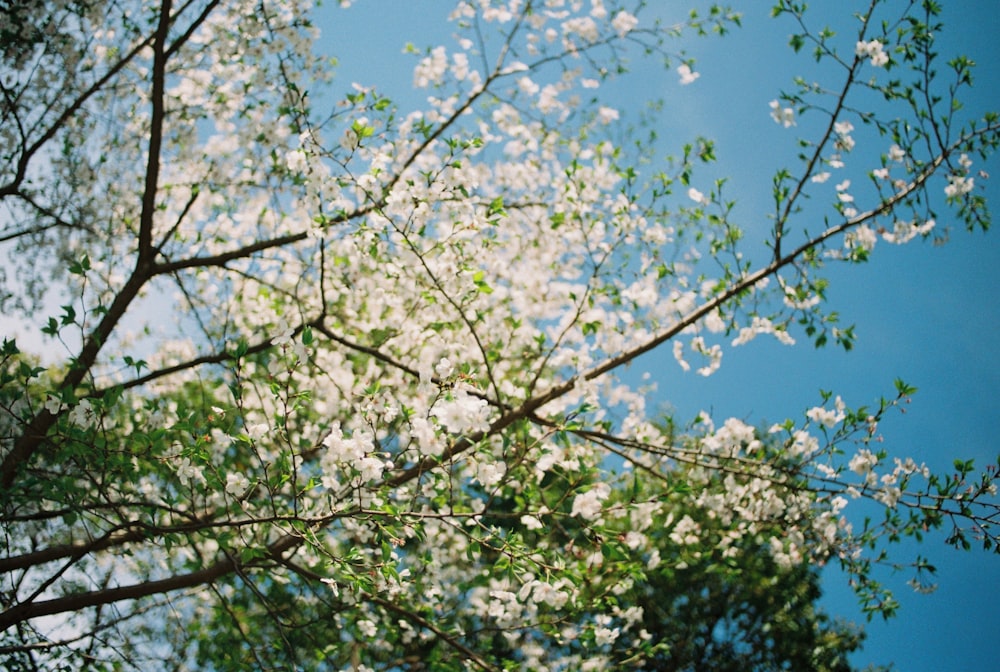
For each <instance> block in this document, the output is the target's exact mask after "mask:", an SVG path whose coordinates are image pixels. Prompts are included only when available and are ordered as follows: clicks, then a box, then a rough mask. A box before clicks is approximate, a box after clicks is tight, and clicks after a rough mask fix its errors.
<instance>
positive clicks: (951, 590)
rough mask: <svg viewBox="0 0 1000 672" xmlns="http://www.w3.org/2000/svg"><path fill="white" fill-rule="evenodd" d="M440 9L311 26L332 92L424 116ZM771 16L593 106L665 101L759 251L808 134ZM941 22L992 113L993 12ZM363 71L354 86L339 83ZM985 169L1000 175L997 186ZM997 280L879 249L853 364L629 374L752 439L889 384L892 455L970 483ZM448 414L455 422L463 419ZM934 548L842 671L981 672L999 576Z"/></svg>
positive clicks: (622, 114)
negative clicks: (926, 582) (899, 399)
mask: <svg viewBox="0 0 1000 672" xmlns="http://www.w3.org/2000/svg"><path fill="white" fill-rule="evenodd" d="M450 5H451V3H448V2H440V3H433V4H427V5H424V4H422V5H421V9H420V10H419V11H415V10H414V3H411V2H409V1H408V0H379V1H378V2H356V3H354V6H353V7H351V8H349V9H347V10H339V9H337V8H335V7H331V6H330V5H327V6H326V7H325V8H324V9H323V11H322V12H321V14H320V15H319V20H318V27H319V28H320V30H321V31H322V34H323V35H324V38H323V46H324V48H328V49H329V51H331V52H333V53H334V54H337V53H345V52H346V51H347V50H355V49H356V50H363V51H364V53H365V54H366V58H365V59H347V58H345V59H344V62H345V66H344V67H343V68H342V69H339V70H338V71H337V79H336V87H335V88H337V89H338V90H340V89H346V88H347V87H349V86H350V85H351V84H352V83H357V84H360V85H362V86H371V85H376V86H378V88H379V89H380V91H381V92H382V93H383V94H385V95H388V96H389V97H390V98H391V99H393V100H394V101H395V102H396V103H398V104H399V105H400V107H401V108H403V109H405V108H407V107H408V106H409V105H410V104H411V103H412V104H415V105H419V104H421V103H422V102H423V101H422V99H423V96H425V95H427V94H426V92H420V93H418V92H415V91H414V90H413V88H412V84H413V83H414V81H413V70H412V68H413V65H414V63H415V59H414V56H413V55H412V54H410V55H408V54H404V53H403V52H404V51H406V50H405V49H404V45H407V44H408V43H412V44H413V46H414V47H415V48H416V49H417V50H418V51H421V52H422V51H423V49H424V48H425V47H430V46H433V45H436V44H443V43H447V42H449V40H450V29H449V26H448V24H447V23H446V21H445V18H446V16H447V12H448V8H449V7H450ZM817 5H818V6H817V7H816V8H815V13H814V14H813V15H812V20H813V21H814V22H815V25H817V26H819V25H822V24H824V23H826V22H829V23H831V24H832V25H834V26H835V27H836V28H837V29H838V30H844V29H849V27H850V10H849V8H847V7H846V4H844V3H824V4H820V3H817ZM685 9H686V7H684V6H682V3H664V4H663V5H662V6H659V7H657V8H656V11H660V12H661V13H662V14H663V16H664V17H665V18H667V19H668V20H669V19H670V13H671V12H683V11H684V10H685ZM768 9H769V6H768V3H754V4H750V3H748V4H747V5H746V7H745V9H744V11H745V16H744V26H745V27H744V29H743V30H741V31H737V32H735V33H734V34H732V35H730V36H728V37H726V38H725V39H724V40H723V41H719V40H717V39H705V40H698V41H690V42H685V43H684V45H683V46H684V47H685V48H686V49H688V52H689V54H690V55H691V56H693V57H694V58H695V60H694V62H693V63H691V64H687V63H680V64H674V65H675V66H676V67H672V68H671V69H670V70H667V71H664V70H663V69H662V68H661V69H658V68H657V64H656V63H647V64H643V63H640V62H638V61H637V62H636V64H635V71H634V73H633V75H634V76H632V77H629V78H626V79H624V80H621V81H620V82H619V83H615V84H613V85H611V86H607V87H602V89H601V91H600V93H599V94H598V95H600V96H601V99H602V103H603V106H602V107H601V108H600V114H601V119H602V121H604V122H605V123H608V124H614V123H622V124H625V123H629V122H634V121H636V113H637V111H639V110H641V109H643V105H644V102H645V101H646V99H648V98H650V97H659V98H662V99H663V101H664V105H663V107H662V110H661V111H660V112H659V113H658V114H659V119H658V120H657V121H656V122H655V123H656V125H657V130H658V132H659V135H660V137H661V139H662V142H663V144H664V150H665V151H666V150H668V149H672V150H674V151H676V149H677V147H678V146H679V145H680V144H682V143H683V142H685V141H688V140H690V139H692V138H693V137H694V136H695V135H698V134H704V135H706V136H709V137H712V138H714V139H715V140H716V141H717V153H718V157H719V164H718V173H719V175H727V176H729V177H730V178H731V181H730V182H729V183H728V185H727V189H729V196H730V197H734V198H736V199H737V200H739V206H738V209H737V211H736V212H737V214H738V216H739V217H740V218H742V221H743V223H744V225H745V226H746V228H747V230H748V235H757V236H758V237H759V238H760V239H761V240H763V239H764V237H765V236H766V233H767V231H768V230H769V228H768V227H769V224H768V220H767V214H768V213H769V210H770V207H771V203H770V189H771V176H772V174H773V171H774V170H775V169H776V168H778V167H779V166H781V165H785V166H787V167H789V168H792V169H794V167H795V159H794V154H795V145H794V140H795V138H796V137H797V136H796V133H798V132H802V133H806V132H807V131H808V125H809V122H810V120H809V119H797V118H796V115H795V113H794V111H793V110H791V109H790V108H788V107H787V106H786V105H783V104H781V103H779V102H778V93H779V92H780V91H781V90H782V89H786V90H787V89H791V88H792V84H791V80H792V77H793V76H795V75H796V74H799V72H798V70H797V69H798V68H800V66H801V65H802V64H803V63H807V62H808V57H807V56H803V57H800V58H798V59H796V58H792V57H791V51H790V50H789V49H788V47H787V46H786V43H787V39H788V35H789V33H790V32H791V31H792V29H793V26H791V25H789V24H788V23H782V22H779V21H775V20H772V19H770V18H768ZM947 11H948V13H947V14H946V15H945V21H946V26H947V31H946V34H945V35H943V36H941V46H942V51H945V52H949V53H950V52H952V51H954V52H965V53H967V54H968V55H970V56H972V57H973V59H975V60H976V61H977V62H978V64H979V67H978V68H977V71H976V73H977V83H976V87H975V90H974V92H973V94H972V99H970V100H969V101H968V102H969V106H970V107H973V108H977V109H979V108H984V107H994V108H1000V100H997V99H996V96H995V93H994V92H995V91H997V90H1000V59H998V58H996V57H997V56H998V55H1000V54H998V53H997V47H996V46H995V43H994V42H993V41H992V37H991V35H989V30H990V27H991V26H995V25H998V24H1000V6H998V5H997V4H996V3H994V2H992V1H991V0H977V1H971V0H970V1H969V2H965V3H962V7H961V9H958V8H957V7H955V8H949V9H948V10H947ZM823 12H829V13H830V14H829V16H824V15H823ZM678 16H680V15H678ZM679 46H680V45H679ZM856 49H857V50H858V53H862V55H866V56H867V57H868V58H869V59H870V63H871V65H872V67H880V66H882V65H884V62H885V61H884V59H885V54H884V53H882V51H881V50H880V46H879V45H878V44H877V43H876V44H872V43H871V42H868V43H859V44H857V45H856ZM637 56H638V55H637ZM359 62H360V63H364V64H365V65H364V67H363V68H361V67H357V66H355V67H354V69H350V67H349V66H348V65H346V64H348V63H359ZM418 75H419V73H418ZM775 122H777V123H775ZM852 130H853V127H851V128H849V127H848V126H846V125H843V126H842V127H841V128H840V129H838V131H842V132H841V133H840V135H841V136H843V137H844V138H845V140H844V142H847V141H848V140H850V142H851V143H853V142H854V141H853V138H852V136H851V131H852ZM851 149H852V150H853V149H855V148H853V147H852V148H851ZM859 151H863V148H859ZM876 151H881V150H876ZM994 168H995V169H996V171H997V172H998V174H1000V168H997V167H994ZM976 169H977V170H979V169H984V170H989V167H988V166H977V167H976ZM703 177H704V183H697V182H696V183H695V184H694V185H693V186H692V187H691V188H690V190H689V191H688V193H687V195H688V197H690V198H691V199H693V200H695V201H698V200H701V199H704V198H705V196H704V193H705V192H706V191H708V190H709V189H710V188H711V179H712V178H713V177H715V175H711V174H708V173H706V174H705V175H704V176H703ZM829 186H830V188H831V192H832V193H835V194H836V197H837V198H839V199H840V200H841V201H842V202H844V203H845V205H847V206H849V205H850V200H849V199H850V198H851V196H850V187H851V183H850V179H849V178H845V177H843V176H833V177H831V178H830V183H829ZM951 187H952V188H954V189H964V188H966V187H970V188H985V189H986V190H987V192H988V194H989V195H992V196H993V197H994V198H993V202H994V203H1000V189H998V187H997V186H996V184H995V183H993V182H989V181H985V185H984V184H979V185H972V184H964V183H963V184H960V185H951ZM834 190H835V191H834ZM755 222H756V223H757V224H756V225H755ZM947 224H948V223H947V222H939V223H938V225H939V226H947ZM903 233H904V234H907V232H903ZM907 235H908V234H907ZM998 268H1000V241H997V240H996V239H995V234H989V235H985V236H984V235H983V234H981V233H974V234H970V233H967V232H965V231H964V230H961V228H960V227H959V228H958V229H956V230H954V231H952V232H951V235H950V242H949V243H948V244H947V245H944V246H940V247H935V246H932V245H931V244H930V243H927V244H916V245H911V246H907V247H906V248H902V249H900V248H897V247H894V246H892V245H889V244H886V243H883V242H879V243H878V245H877V246H876V249H875V250H874V254H873V256H872V260H871V261H870V262H869V263H868V264H865V265H862V266H850V267H845V268H841V269H838V270H834V271H832V273H831V275H832V280H833V284H832V286H831V288H830V291H829V296H830V298H831V301H832V302H833V305H834V306H835V307H836V308H837V309H839V310H841V312H842V314H843V319H844V321H845V322H846V323H847V324H851V323H854V324H856V325H857V331H858V337H859V338H858V342H857V344H856V347H855V349H854V350H853V351H852V352H850V353H844V352H842V351H839V350H836V349H834V347H833V346H828V347H827V348H826V349H822V350H814V349H813V348H812V346H810V345H808V343H805V342H800V343H799V345H797V346H794V347H788V346H786V345H782V344H781V343H778V342H776V341H774V340H770V339H757V340H756V341H755V342H754V343H751V344H748V345H746V346H745V347H743V348H738V349H736V350H733V351H730V352H727V353H726V361H725V364H724V365H723V366H721V368H720V369H719V371H718V372H717V373H714V369H715V368H719V367H718V362H717V361H715V360H713V359H712V357H711V356H709V367H710V368H712V372H713V373H714V375H713V376H711V377H706V376H704V375H701V376H699V375H698V373H699V372H701V373H705V371H703V370H701V369H699V368H698V367H693V368H692V367H690V366H689V367H685V366H684V364H686V361H685V360H684V353H683V352H681V353H677V352H657V353H653V354H651V355H648V356H647V357H646V358H645V359H643V360H641V361H640V362H639V363H638V365H637V366H634V367H633V369H634V371H635V373H636V375H640V374H641V373H642V372H644V371H649V372H651V373H652V375H653V377H655V378H656V380H657V381H658V382H659V394H660V396H661V398H662V401H663V403H664V404H669V406H670V407H671V408H672V409H673V410H674V411H675V412H676V414H677V416H678V418H679V419H680V420H685V419H691V418H693V417H694V416H695V415H697V414H698V413H699V412H700V411H702V410H706V411H709V412H710V413H711V414H712V415H713V416H715V417H726V416H730V415H731V416H735V417H740V418H745V419H746V420H747V421H748V422H751V423H762V422H771V421H780V420H782V419H784V418H785V417H790V416H795V415H797V414H800V413H801V412H802V411H803V410H805V409H807V408H810V407H813V406H815V405H816V404H817V403H818V402H819V390H820V389H823V390H833V391H834V392H836V393H837V394H839V395H842V396H843V398H844V399H846V400H847V402H848V403H849V404H851V405H859V404H863V403H872V402H875V401H876V400H877V399H878V398H879V397H880V396H883V395H891V394H892V383H893V378H895V377H900V378H903V379H904V380H906V382H908V383H911V384H913V385H915V386H917V387H918V388H920V391H919V392H918V394H917V395H916V397H915V399H914V401H913V403H912V405H911V407H910V412H909V413H908V414H907V415H906V417H903V418H893V419H891V420H889V421H887V422H885V423H884V424H883V430H884V435H885V437H886V441H887V442H890V443H891V446H892V448H893V451H894V452H895V453H897V454H903V455H911V456H913V457H914V458H916V459H918V460H926V461H927V462H928V464H930V465H932V466H933V467H938V468H946V466H947V465H948V464H950V460H951V459H952V458H953V457H963V458H976V460H977V465H978V466H984V465H985V463H987V462H988V461H990V459H991V455H995V454H996V443H995V441H994V440H993V438H992V435H993V434H994V431H993V428H992V427H991V424H992V422H993V421H995V420H996V419H998V418H1000V402H998V401H997V397H996V395H995V392H994V391H995V390H996V389H997V387H998V384H1000V365H998V358H997V357H996V356H995V349H996V346H997V344H998V338H997V334H998V333H1000V309H998V307H997V301H996V269H998ZM702 354H708V355H710V354H711V353H702ZM685 368H687V369H689V370H685ZM703 368H704V367H703ZM459 406H460V404H458V403H456V407H455V409H452V410H461V409H459ZM446 410H447V409H446ZM442 412H444V411H442ZM441 419H442V421H444V422H445V423H448V422H452V421H455V420H453V419H451V418H450V417H442V418H441ZM348 447H349V446H346V444H345V449H347V448H348ZM494 476H495V475H493V474H482V475H481V478H482V479H490V478H492V477H494ZM237 485H238V484H234V487H236V486H237ZM595 492H596V491H595ZM597 495H599V493H597V494H596V495H595V496H597ZM934 541H935V542H937V543H931V544H925V545H924V547H923V548H921V549H920V551H921V553H922V554H924V555H926V556H928V557H929V558H930V559H931V561H932V562H933V564H936V565H937V566H938V568H939V570H940V578H939V582H940V588H939V590H938V592H937V593H935V594H932V595H914V594H912V593H909V592H907V589H906V587H905V578H906V575H904V574H900V575H898V576H896V577H895V578H894V579H893V578H892V577H890V581H893V580H894V581H895V583H893V584H892V585H893V586H894V587H896V588H897V589H898V590H897V597H898V598H899V599H900V600H901V602H902V604H903V608H902V610H901V612H900V615H899V616H898V617H897V618H896V619H894V620H893V621H890V622H889V623H887V624H882V623H878V622H876V623H871V624H868V631H869V640H868V643H867V646H866V647H865V650H864V651H863V652H862V653H860V654H858V655H857V656H856V658H855V661H854V662H855V663H856V664H857V665H859V666H860V667H864V666H865V665H866V664H868V663H876V664H884V663H889V662H894V663H895V664H896V665H897V666H898V669H900V670H911V671H918V672H919V671H920V670H966V669H986V668H988V667H990V666H991V664H992V663H993V657H992V656H993V654H992V651H991V648H992V647H991V645H990V642H991V641H992V640H993V638H994V636H995V633H996V632H997V631H1000V619H998V618H997V617H996V616H995V613H996V610H995V609H993V608H992V607H993V605H995V604H996V602H997V599H998V598H1000V587H998V586H1000V581H998V580H997V579H1000V564H998V563H997V558H995V557H993V556H990V555H987V554H982V553H969V554H963V553H958V552H955V551H952V550H950V549H947V548H944V547H943V544H941V543H940V541H941V539H934ZM899 557H900V558H903V557H907V556H906V555H905V553H901V554H900V556H899ZM827 574H828V575H827V579H826V581H825V588H826V591H827V596H826V598H824V604H825V606H826V607H827V608H828V609H829V610H830V611H831V612H832V613H834V614H837V615H844V616H846V617H849V618H853V619H860V614H859V613H858V611H857V609H856V607H855V603H854V597H853V595H852V594H851V593H850V591H849V590H848V589H847V587H846V585H845V583H844V578H843V577H842V576H840V575H839V574H838V573H837V572H836V571H830V572H828V573H827Z"/></svg>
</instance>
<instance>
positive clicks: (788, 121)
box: [768, 100, 795, 128]
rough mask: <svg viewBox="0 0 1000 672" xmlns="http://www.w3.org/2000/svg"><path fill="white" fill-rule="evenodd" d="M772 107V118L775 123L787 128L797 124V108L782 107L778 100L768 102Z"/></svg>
mask: <svg viewBox="0 0 1000 672" xmlns="http://www.w3.org/2000/svg"><path fill="white" fill-rule="evenodd" d="M768 105H770V107H771V118H772V119H774V121H775V123H778V124H781V125H782V126H784V127H785V128H789V127H791V126H794V125H795V110H794V109H792V108H790V107H782V106H781V103H780V102H779V101H778V100H772V101H771V102H770V103H768Z"/></svg>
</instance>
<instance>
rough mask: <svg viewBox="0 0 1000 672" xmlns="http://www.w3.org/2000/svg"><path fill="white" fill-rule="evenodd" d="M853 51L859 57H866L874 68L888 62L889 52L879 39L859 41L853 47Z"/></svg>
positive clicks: (883, 65)
mask: <svg viewBox="0 0 1000 672" xmlns="http://www.w3.org/2000/svg"><path fill="white" fill-rule="evenodd" d="M854 53H855V55H856V56H859V57H861V58H867V59H868V60H869V61H870V62H871V64H872V65H873V66H875V67H876V68H883V67H885V66H886V64H888V63H889V54H887V53H886V52H885V46H884V45H883V44H882V42H881V41H879V40H869V41H867V42H864V41H859V42H858V43H857V45H856V46H855V47H854Z"/></svg>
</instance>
